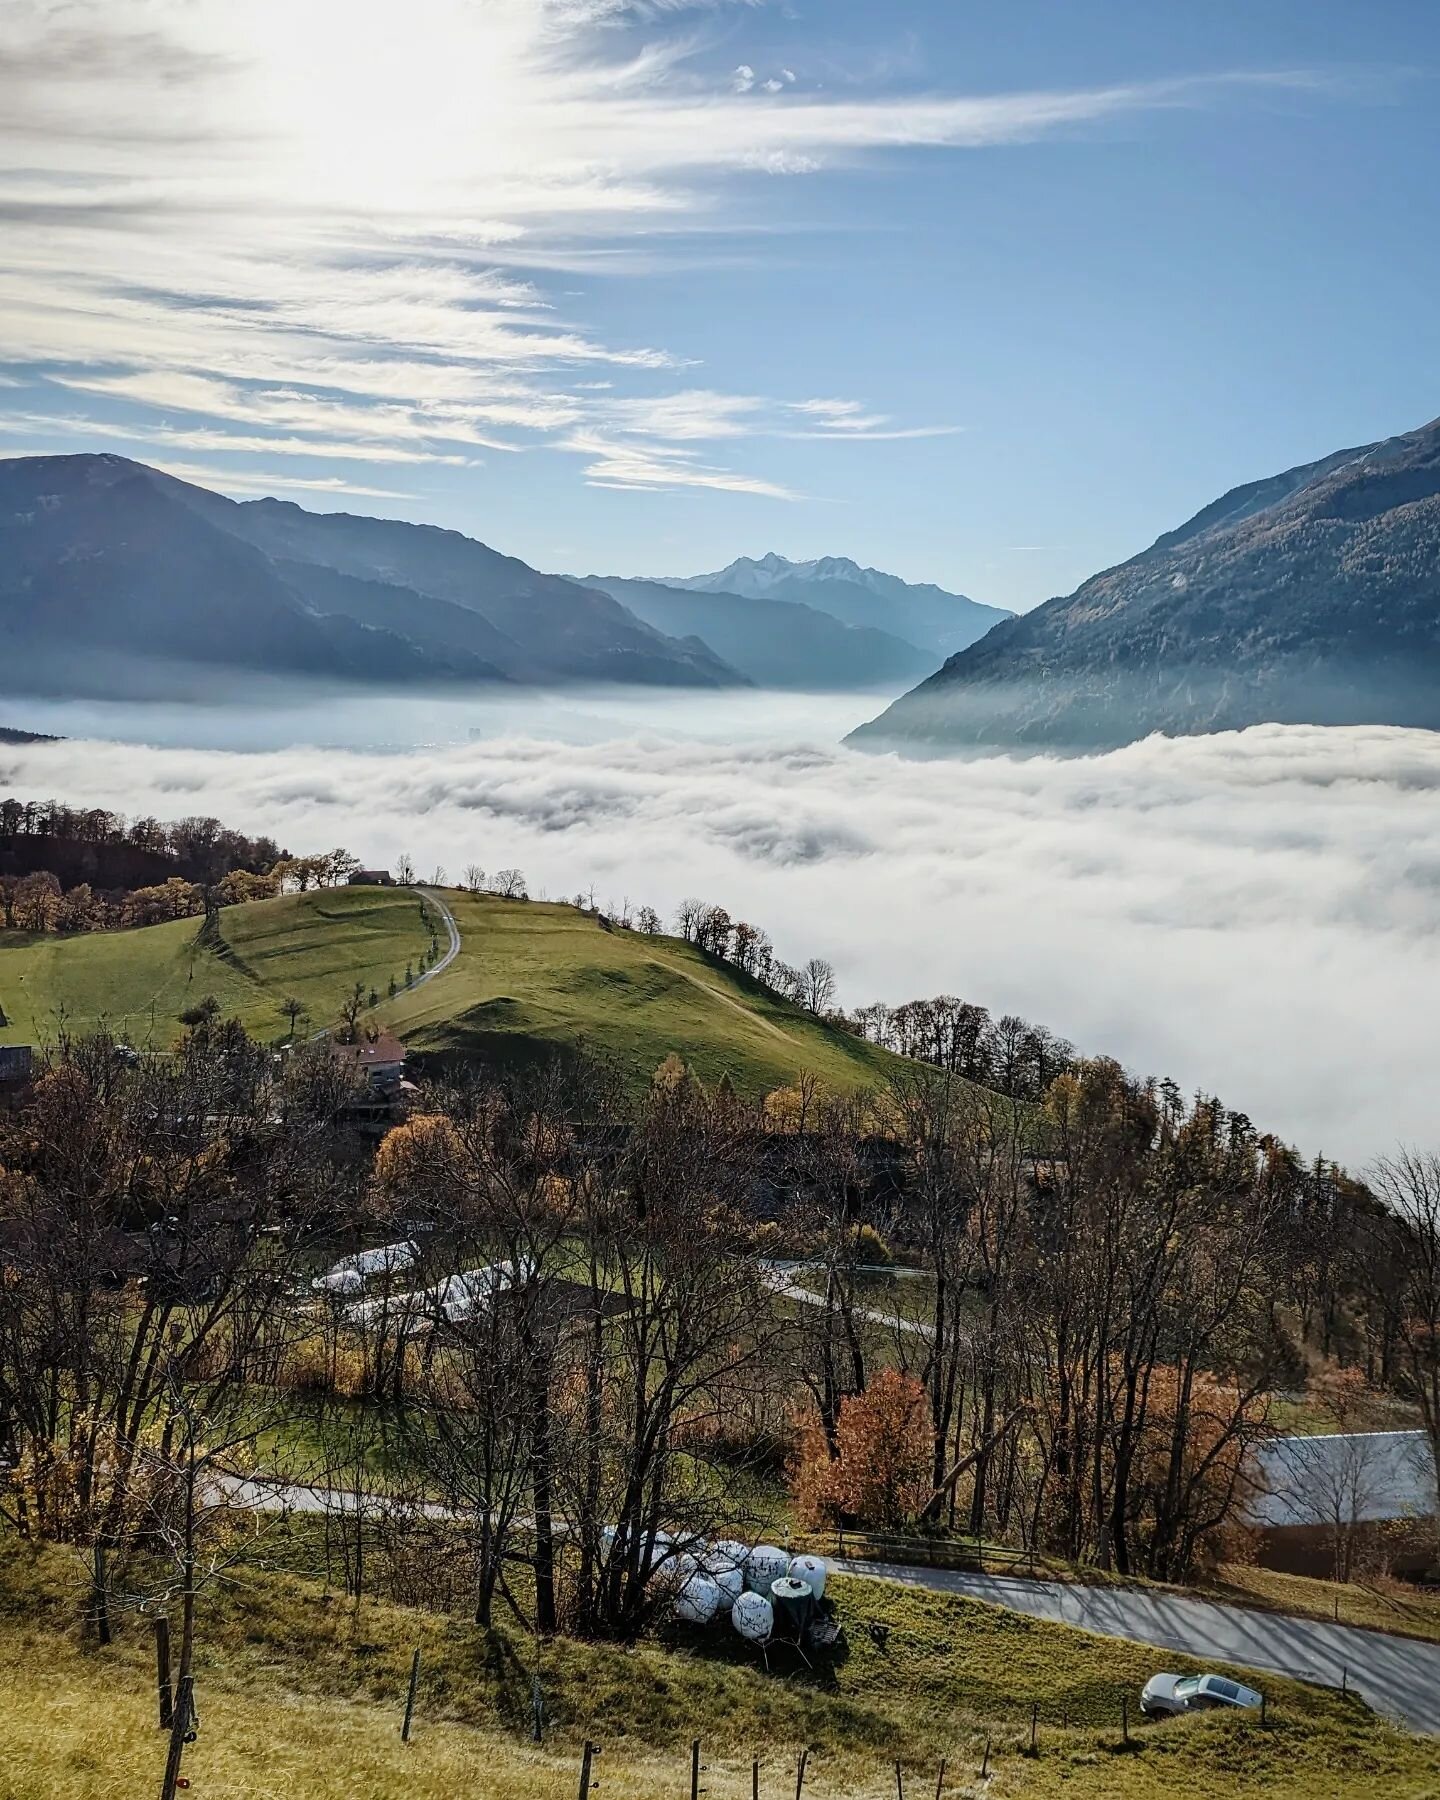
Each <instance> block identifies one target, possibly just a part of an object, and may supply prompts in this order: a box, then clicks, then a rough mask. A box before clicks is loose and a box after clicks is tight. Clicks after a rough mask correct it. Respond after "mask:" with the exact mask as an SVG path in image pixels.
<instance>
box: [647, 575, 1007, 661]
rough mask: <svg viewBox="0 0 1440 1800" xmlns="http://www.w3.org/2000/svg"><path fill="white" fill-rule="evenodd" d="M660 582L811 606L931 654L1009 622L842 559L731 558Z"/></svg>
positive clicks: (998, 613)
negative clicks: (724, 564)
mask: <svg viewBox="0 0 1440 1800" xmlns="http://www.w3.org/2000/svg"><path fill="white" fill-rule="evenodd" d="M665 585H666V586H667V587H674V588H685V589H687V590H689V591H690V592H692V593H705V594H739V595H741V596H743V597H744V598H746V599H750V600H771V601H786V602H792V603H795V604H798V605H803V606H809V607H813V608H814V609H816V610H817V611H820V612H826V613H829V614H830V616H831V617H832V618H836V619H839V620H840V621H841V623H842V624H845V625H853V626H855V627H857V628H860V629H869V630H874V631H883V632H885V633H887V634H888V635H889V636H891V637H895V638H899V639H901V640H902V641H904V642H906V643H908V644H911V645H913V646H914V647H915V648H916V649H917V650H920V651H923V652H924V653H925V655H926V656H930V657H933V656H942V657H944V656H950V655H952V654H953V653H954V652H955V651H957V650H963V649H964V648H965V647H966V645H967V644H973V643H974V642H975V641H976V639H977V638H981V637H983V636H984V635H985V633H986V632H987V631H989V629H990V627H991V626H992V625H998V624H999V623H1000V622H1001V620H1002V619H1009V618H1013V617H1014V615H1013V614H1012V613H1009V612H1006V611H1004V610H1003V609H1002V608H1001V607H998V606H982V605H981V603H980V602H979V601H978V600H971V599H970V598H969V597H968V596H967V595H965V594H950V593H946V591H945V589H944V588H938V587H935V586H933V585H932V584H931V583H929V582H920V583H915V582H909V581H902V580H901V579H900V577H899V576H898V575H886V574H885V573H884V572H883V571H882V570H880V569H862V568H861V567H860V565H859V564H858V563H854V562H851V560H850V558H849V557H848V556H822V557H819V558H817V559H816V560H815V561H813V562H789V561H787V559H786V558H785V557H783V556H778V555H777V554H776V553H775V552H774V551H773V550H772V551H770V552H769V554H768V555H766V556H761V557H758V558H753V557H749V556H741V557H737V558H736V560H735V561H734V562H732V563H731V564H730V565H729V567H728V568H724V569H720V570H718V571H717V572H716V573H715V574H713V575H688V576H671V577H667V578H666V582H665Z"/></svg>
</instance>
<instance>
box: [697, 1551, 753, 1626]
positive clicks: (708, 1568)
mask: <svg viewBox="0 0 1440 1800" xmlns="http://www.w3.org/2000/svg"><path fill="white" fill-rule="evenodd" d="M749 1555H750V1552H749V1551H748V1550H747V1549H746V1548H745V1546H744V1545H743V1544H735V1543H731V1542H728V1541H724V1540H722V1541H721V1542H720V1543H716V1544H711V1545H709V1546H708V1547H707V1549H706V1550H705V1551H704V1553H703V1554H702V1555H701V1556H700V1557H699V1559H698V1561H699V1566H700V1567H701V1568H702V1569H703V1570H704V1571H705V1573H706V1574H707V1575H708V1576H709V1577H710V1579H711V1580H712V1581H713V1582H714V1583H715V1585H716V1587H717V1588H719V1590H720V1608H721V1611H722V1612H729V1610H730V1608H731V1607H732V1606H733V1605H734V1604H735V1602H736V1601H737V1600H738V1599H739V1598H740V1596H741V1594H743V1593H744V1592H745V1564H746V1562H747V1560H748V1559H749Z"/></svg>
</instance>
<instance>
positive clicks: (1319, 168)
mask: <svg viewBox="0 0 1440 1800" xmlns="http://www.w3.org/2000/svg"><path fill="white" fill-rule="evenodd" d="M1437 100H1440V8H1437V7H1435V6H1433V5H1432V4H1429V3H1424V0H1376V3H1373V4H1370V5H1367V6H1364V7H1359V6H1356V5H1354V4H1353V3H1341V0H1305V3H1301V0H1266V3H1265V4H1264V5H1262V6H1256V5H1255V4H1253V0H1243V3H1242V0H1207V4H1204V5H1179V4H1168V3H1167V4H1154V3H1153V0H1151V3H1148V4H1140V3H1138V0H1134V3H1132V0H1086V4H1084V5H1076V4H1073V0H1072V3H1066V0H1004V3H1003V4H999V3H995V4H991V3H985V4H980V3H973V4H972V3H968V0H948V3H947V0H887V3H886V4H884V5H880V4H876V3H874V0H872V3H870V4H862V3H860V0H808V3H806V0H795V3H793V4H781V3H775V4H766V3H764V0H756V3H754V4H749V3H746V0H710V3H708V4H689V3H687V0H487V4H486V5H484V6H476V5H475V4H473V0H407V3H406V4H405V5H403V6H400V5H392V4H388V3H382V0H347V3H346V4H341V3H340V0H307V4H306V5H305V6H303V7H298V8H297V7H296V6H295V5H294V4H293V3H287V0H252V3H251V4H249V5H247V6H246V7H243V8H237V7H234V6H233V5H227V4H222V0H103V3H102V0H64V3H63V4H62V3H60V0H9V4H8V5H7V7H6V18H5V24H4V34H3V42H0V220H3V229H0V454H11V453H13V454H21V453H33V452H52V451H63V450H77V449H110V450H116V451H120V452H122V453H124V454H128V455H133V456H136V457H139V458H141V459H143V460H147V461H151V462H155V463H159V464H161V465H162V466H165V467H168V468H171V469H173V470H175V472H177V473H182V474H188V475H190V476H192V478H194V479H197V480H200V481H203V482H205V483H206V484H207V485H210V486H214V487H218V488H221V489H223V490H225V491H228V492H232V493H235V494H236V495H237V496H241V497H247V496H250V495H253V494H255V493H259V492H271V493H278V494H281V495H283V496H284V497H287V498H291V499H295V500H298V501H300V502H301V503H302V504H305V505H311V506H319V507H345V508H347V509H349V510H354V511H361V512H377V513H386V514H391V515H396V516H402V517H409V518H415V519H423V520H430V521H434V522H436V523H441V524H446V525H453V526H456V527H459V528H460V529H462V530H465V531H469V532H471V533H473V534H474V535H476V536H479V537H482V538H484V539H485V540H486V541H488V542H491V543H494V544H496V545H497V546H498V547H500V548H502V549H505V550H507V551H510V552H512V553H514V554H517V555H520V556H523V557H525V558H526V559H527V560H529V561H531V562H534V563H536V564H538V565H540V566H542V567H546V568H559V569H566V570H570V571H574V572H585V571H591V570H593V571H598V572H607V573H610V572H614V573H675V574H683V573H691V572H695V571H698V570H701V569H708V568H713V567H718V566H720V565H721V564H722V563H724V562H727V561H728V560H730V558H731V557H733V556H735V555H737V554H741V553H747V554H752V555H758V554H760V553H761V552H763V551H765V550H769V549H778V550H780V551H782V552H784V553H786V554H788V555H792V556H796V557H804V556H814V555H819V554H824V553H838V554H847V555H851V556H854V557H856V558H858V559H859V560H861V561H864V562H868V563H873V564H876V565H878V566H881V567H884V568H889V569H893V570H895V571H896V572H898V573H900V574H902V575H905V576H907V577H910V578H911V579H928V580H936V581H940V582H942V583H943V584H945V585H947V586H951V587H955V588H959V589H962V590H964V591H966V592H968V593H971V594H973V595H975V596H976V597H977V598H981V599H986V600H991V601H994V602H997V603H999V604H1003V605H1010V606H1015V607H1025V606H1029V605H1033V604H1035V603H1036V602H1038V601H1040V600H1043V599H1045V598H1046V597H1047V596H1049V595H1050V594H1053V593H1057V592H1064V591H1067V590H1068V589H1069V588H1071V587H1073V586H1074V585H1075V584H1076V583H1077V582H1079V581H1080V580H1082V579H1083V578H1084V577H1085V576H1086V575H1088V574H1089V573H1091V572H1092V571H1093V570H1094V569H1096V568H1097V567H1101V566H1103V565H1105V564H1106V563H1109V562H1113V561H1116V560H1119V559H1120V558H1122V557H1124V556H1126V555H1128V554H1130V553H1132V552H1133V551H1134V550H1136V549H1138V548H1140V547H1141V546H1142V545H1143V544H1145V543H1146V542H1148V541H1149V540H1150V539H1151V538H1153V537H1154V536H1155V535H1156V534H1157V533H1158V532H1160V531H1162V530H1164V529H1167V528H1168V527H1170V526H1172V525H1174V524H1176V523H1178V522H1179V520H1180V519H1181V518H1182V517H1184V516H1186V515H1187V514H1189V513H1190V512H1193V511H1194V510H1196V509H1197V508H1198V507H1199V506H1201V505H1203V504H1204V503H1205V502H1207V501H1208V500H1210V499H1211V498H1213V497H1214V496H1215V495H1216V494H1218V493H1219V492H1221V491H1222V490H1223V489H1225V488H1226V487H1229V486H1232V485H1234V484H1235V483H1237V482H1240V481H1244V480H1248V479H1251V478H1253V477H1256V476H1259V475H1263V474H1268V473H1271V472H1273V471H1275V470H1277V469H1279V468H1282V467H1285V466H1287V465H1289V464H1291V463H1294V462H1298V461H1303V460H1305V459H1307V458H1309V457H1313V456H1319V455H1322V454H1325V453H1327V452H1328V451H1330V450H1333V449H1336V448H1338V447H1340V446H1341V445H1343V444H1348V443H1360V442H1364V441H1367V440H1368V439H1371V438H1374V437H1380V436H1385V435H1388V434H1390V433H1392V432H1395V431H1399V430H1403V429H1406V428H1408V427H1411V426H1414V425H1417V424H1419V423H1421V422H1422V421H1424V420H1425V419H1427V418H1429V417H1431V416H1433V415H1434V414H1435V413H1437V412H1440V399H1437V394H1440V307H1437V304H1436V298H1435V297H1436V295H1437V293H1440V233H1437V232H1436V230H1435V210H1436V205H1435V195H1436V193H1437V191H1440V105H1437Z"/></svg>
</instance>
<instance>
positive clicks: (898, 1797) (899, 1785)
mask: <svg viewBox="0 0 1440 1800" xmlns="http://www.w3.org/2000/svg"><path fill="white" fill-rule="evenodd" d="M895 1800H905V1777H904V1775H903V1774H902V1773H901V1769H900V1765H899V1763H898V1762H897V1763H896V1765H895Z"/></svg>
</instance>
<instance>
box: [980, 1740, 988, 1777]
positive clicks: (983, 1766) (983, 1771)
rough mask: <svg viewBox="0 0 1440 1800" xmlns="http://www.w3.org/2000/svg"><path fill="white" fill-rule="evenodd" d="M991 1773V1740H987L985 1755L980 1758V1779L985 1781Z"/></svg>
mask: <svg viewBox="0 0 1440 1800" xmlns="http://www.w3.org/2000/svg"><path fill="white" fill-rule="evenodd" d="M989 1773H990V1740H989V1738H988V1737H987V1738H986V1740H985V1754H984V1755H983V1756H982V1757H981V1758H980V1779H981V1780H982V1781H984V1779H985V1778H986V1776H987V1775H988V1774H989Z"/></svg>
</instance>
